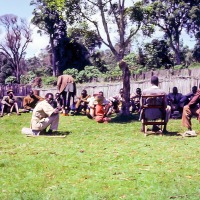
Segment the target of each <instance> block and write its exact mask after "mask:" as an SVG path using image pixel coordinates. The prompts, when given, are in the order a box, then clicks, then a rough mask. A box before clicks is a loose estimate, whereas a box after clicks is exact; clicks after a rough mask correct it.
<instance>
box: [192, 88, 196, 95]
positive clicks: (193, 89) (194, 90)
mask: <svg viewBox="0 0 200 200" xmlns="http://www.w3.org/2000/svg"><path fill="white" fill-rule="evenodd" d="M192 92H193V94H195V93H196V92H197V86H193V87H192Z"/></svg>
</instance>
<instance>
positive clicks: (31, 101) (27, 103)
mask: <svg viewBox="0 0 200 200" xmlns="http://www.w3.org/2000/svg"><path fill="white" fill-rule="evenodd" d="M42 100H44V98H42V97H40V96H38V95H36V94H34V92H33V90H30V92H29V95H27V96H26V97H24V99H23V107H24V111H25V112H31V111H33V109H34V108H35V106H36V104H37V103H38V102H39V101H42Z"/></svg>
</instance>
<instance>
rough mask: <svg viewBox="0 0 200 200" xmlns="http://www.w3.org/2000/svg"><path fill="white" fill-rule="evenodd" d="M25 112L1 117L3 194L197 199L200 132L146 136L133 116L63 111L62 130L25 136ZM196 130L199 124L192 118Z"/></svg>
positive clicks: (173, 127)
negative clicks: (101, 120) (104, 120)
mask: <svg viewBox="0 0 200 200" xmlns="http://www.w3.org/2000/svg"><path fill="white" fill-rule="evenodd" d="M30 118H31V115H30V114H22V115H21V116H16V115H12V116H10V117H9V116H5V117H3V118H1V119H0V186H1V187H0V199H6V200H7V199H8V200H10V199H28V200H29V199H34V200H35V199H38V200H39V199H55V200H57V199H58V200H60V199H78V200H80V199H91V200H93V199H145V200H146V199H175V198H176V199H200V186H199V183H200V167H199V166H200V164H199V163H200V162H199V158H200V156H199V155H200V145H199V144H200V139H199V138H200V137H199V136H198V137H194V138H183V137H181V136H179V135H177V134H178V133H183V132H184V131H185V129H184V128H183V127H182V126H181V121H180V120H171V121H170V122H169V124H168V130H169V133H170V134H168V135H165V136H163V137H161V136H156V135H151V136H148V137H144V135H143V134H142V133H141V132H140V129H141V123H140V122H139V121H138V120H137V116H133V117H132V118H130V119H129V120H121V119H120V118H116V119H113V122H112V123H109V124H97V123H96V122H95V121H92V120H90V119H88V118H87V117H84V116H61V117H60V125H59V131H60V132H63V133H64V132H70V134H69V135H67V136H66V137H65V138H50V137H43V136H39V137H34V138H30V137H26V136H25V135H22V134H21V129H22V127H24V126H25V127H29V123H30ZM192 123H193V127H194V129H195V130H196V131H197V132H198V130H199V124H198V121H197V120H196V119H192Z"/></svg>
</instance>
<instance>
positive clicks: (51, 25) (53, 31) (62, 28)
mask: <svg viewBox="0 0 200 200" xmlns="http://www.w3.org/2000/svg"><path fill="white" fill-rule="evenodd" d="M31 5H34V6H35V9H34V11H33V15H34V17H33V19H32V23H33V24H35V25H36V26H38V28H39V29H40V30H39V32H40V34H42V33H45V34H47V35H49V43H50V46H51V51H52V65H53V76H56V75H57V71H58V69H57V65H56V62H57V58H56V55H57V52H56V47H57V44H58V39H59V37H60V36H63V35H64V36H66V23H65V22H64V21H63V19H62V14H61V13H60V12H59V10H58V9H56V7H55V6H49V5H48V4H47V2H46V1H45V0H37V1H35V0H33V1H31Z"/></svg>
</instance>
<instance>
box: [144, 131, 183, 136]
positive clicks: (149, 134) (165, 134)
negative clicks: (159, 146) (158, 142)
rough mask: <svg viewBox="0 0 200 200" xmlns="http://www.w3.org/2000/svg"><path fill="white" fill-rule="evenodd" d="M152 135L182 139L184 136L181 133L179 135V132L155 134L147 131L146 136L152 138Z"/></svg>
mask: <svg viewBox="0 0 200 200" xmlns="http://www.w3.org/2000/svg"><path fill="white" fill-rule="evenodd" d="M143 133H144V132H143ZM151 135H153V136H168V137H169V136H181V137H182V135H181V134H180V133H178V132H169V131H167V132H163V133H160V132H153V131H149V132H148V131H147V134H146V136H151Z"/></svg>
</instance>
